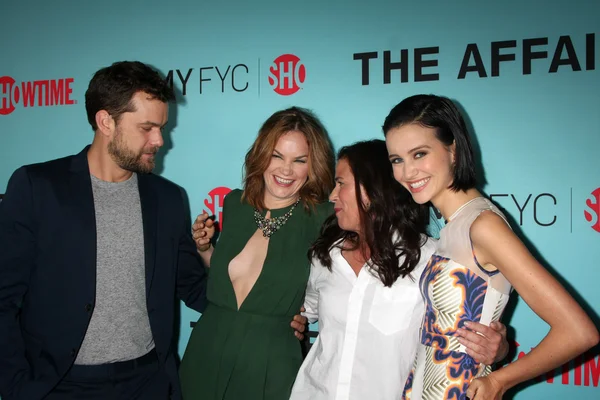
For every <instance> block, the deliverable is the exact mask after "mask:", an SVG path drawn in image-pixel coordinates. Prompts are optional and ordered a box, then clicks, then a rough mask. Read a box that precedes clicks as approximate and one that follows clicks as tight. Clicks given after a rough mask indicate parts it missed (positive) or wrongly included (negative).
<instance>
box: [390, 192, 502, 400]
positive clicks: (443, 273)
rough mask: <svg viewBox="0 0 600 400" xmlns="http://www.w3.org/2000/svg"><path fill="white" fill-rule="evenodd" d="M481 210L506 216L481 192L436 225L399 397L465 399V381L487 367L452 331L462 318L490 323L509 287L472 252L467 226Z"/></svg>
mask: <svg viewBox="0 0 600 400" xmlns="http://www.w3.org/2000/svg"><path fill="white" fill-rule="evenodd" d="M484 211H492V212H494V213H496V214H498V215H499V216H500V217H502V219H504V220H505V221H506V218H505V217H504V215H503V214H502V212H501V211H500V210H499V209H498V208H497V207H496V206H495V205H493V204H492V202H491V201H490V200H488V199H487V198H485V197H476V198H475V199H472V200H470V201H468V202H467V203H465V204H464V205H463V206H461V207H460V208H459V209H458V210H457V211H456V212H455V213H454V214H453V215H452V216H451V217H450V218H449V221H448V223H447V224H446V226H444V228H442V230H441V231H440V239H439V241H438V247H437V250H436V251H435V253H434V254H433V255H432V256H431V259H430V260H429V263H428V265H427V267H425V271H423V274H422V275H421V280H420V288H421V294H422V295H423V298H424V300H425V315H424V317H423V324H422V326H421V333H420V340H421V343H420V345H419V348H418V349H417V355H416V358H415V364H414V367H413V369H412V371H411V373H410V375H409V376H408V379H407V381H406V385H405V388H404V393H403V395H402V399H411V400H421V399H423V400H441V399H457V400H458V399H464V398H465V397H466V391H467V388H468V385H469V383H470V382H471V380H472V379H473V378H475V377H479V376H485V375H488V374H489V373H490V372H491V367H490V366H486V365H483V364H479V363H477V362H476V361H475V360H474V359H473V358H472V357H471V356H469V355H468V354H467V353H466V352H465V347H464V346H462V345H461V344H460V343H459V342H458V340H457V338H456V337H455V334H456V330H457V329H458V328H462V327H463V325H464V322H465V321H475V322H479V323H482V324H485V325H489V324H490V323H491V322H493V321H497V320H499V319H500V317H501V315H502V312H503V311H504V308H505V306H506V303H507V302H508V298H509V295H510V292H511V286H510V283H509V282H508V281H507V280H506V278H505V277H504V276H503V275H502V274H501V273H500V271H498V270H495V271H491V272H490V271H486V270H485V269H484V268H483V267H482V266H481V265H479V263H478V262H477V259H476V257H475V254H474V252H473V247H472V243H471V237H470V227H471V224H472V223H473V221H475V219H476V218H477V217H478V216H479V215H480V214H481V213H482V212H484Z"/></svg>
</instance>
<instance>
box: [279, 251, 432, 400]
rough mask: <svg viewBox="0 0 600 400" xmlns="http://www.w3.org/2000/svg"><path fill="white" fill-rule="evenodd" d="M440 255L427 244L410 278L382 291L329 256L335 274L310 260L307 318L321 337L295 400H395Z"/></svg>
mask: <svg viewBox="0 0 600 400" xmlns="http://www.w3.org/2000/svg"><path fill="white" fill-rule="evenodd" d="M434 249H435V241H434V240H432V239H428V240H427V242H426V243H425V245H424V246H423V247H422V248H421V259H420V261H419V264H418V265H417V267H416V268H415V269H414V271H413V272H412V273H411V275H410V276H411V277H412V279H411V278H410V277H408V276H407V277H405V278H398V280H397V281H396V282H395V283H394V284H393V285H392V287H385V286H384V285H383V283H381V281H380V280H379V278H378V277H377V275H376V274H374V272H372V271H371V269H370V268H368V267H366V266H365V267H363V268H362V269H361V271H360V273H359V274H358V276H357V275H356V274H355V273H354V271H353V270H352V268H351V267H350V264H348V262H347V261H346V259H345V258H344V257H343V256H342V254H341V251H340V249H339V248H337V247H334V248H333V249H332V251H331V258H332V271H331V272H330V271H329V270H328V269H327V268H326V267H324V266H322V265H321V263H320V262H319V261H318V260H313V263H312V266H311V271H310V278H309V282H308V286H307V289H306V299H305V302H304V307H305V308H306V313H305V315H306V316H307V317H308V319H309V321H310V322H311V323H313V322H315V321H316V320H319V336H318V337H317V340H316V341H315V343H314V345H313V346H312V348H311V350H310V352H309V353H308V355H307V357H306V359H305V360H304V363H303V364H302V366H301V367H300V371H299V372H298V376H297V378H296V382H295V383H294V387H293V389H292V395H291V398H290V399H291V400H308V399H310V400H325V399H327V400H334V399H335V400H371V399H372V400H397V399H400V397H401V395H402V390H403V389H404V384H405V382H406V378H407V377H408V374H409V372H410V370H411V368H412V364H413V362H414V357H415V353H416V350H417V345H418V342H419V329H420V327H421V323H422V319H423V313H424V308H425V307H424V303H423V299H422V297H421V293H420V291H419V278H420V277H421V273H422V272H423V269H424V268H425V265H426V264H427V262H428V261H429V257H430V256H431V255H432V254H433V251H434Z"/></svg>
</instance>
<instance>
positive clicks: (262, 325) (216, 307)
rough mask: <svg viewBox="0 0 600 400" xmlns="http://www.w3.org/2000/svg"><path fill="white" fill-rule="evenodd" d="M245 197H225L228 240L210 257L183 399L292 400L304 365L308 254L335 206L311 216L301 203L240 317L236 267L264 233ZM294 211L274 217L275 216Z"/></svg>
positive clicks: (185, 365)
mask: <svg viewBox="0 0 600 400" xmlns="http://www.w3.org/2000/svg"><path fill="white" fill-rule="evenodd" d="M241 195H242V192H241V190H234V191H232V192H231V193H230V194H229V195H228V196H227V197H226V198H225V204H224V208H223V216H224V217H223V221H224V222H223V226H222V231H221V236H220V238H219V243H218V245H217V248H216V249H215V251H214V253H213V255H212V258H211V266H210V272H209V279H208V293H207V296H208V301H209V305H208V307H207V308H206V310H205V312H204V313H203V314H202V317H201V318H200V320H199V321H198V323H197V324H196V326H195V328H194V330H193V331H192V335H191V337H190V340H189V342H188V345H187V349H186V351H185V354H184V356H183V360H182V363H181V367H180V376H181V385H182V391H183V398H184V400H242V399H243V400H287V399H289V396H290V391H291V389H292V385H293V383H294V380H295V378H296V374H297V372H298V369H299V368H300V365H301V364H302V353H301V347H300V342H299V341H298V339H296V337H295V336H294V333H293V329H292V328H291V327H290V323H291V322H292V318H293V316H294V315H295V314H298V313H299V310H300V307H301V306H302V304H303V300H304V291H305V289H306V283H307V281H308V275H309V271H310V262H309V260H308V256H307V251H308V248H309V246H310V244H311V243H312V242H313V241H314V240H315V239H316V238H317V237H318V234H319V231H320V228H321V225H322V223H323V221H324V220H325V218H327V216H328V215H330V214H331V212H332V207H331V205H330V204H328V203H324V204H320V205H318V206H317V207H316V210H312V212H310V213H309V212H307V211H305V210H304V208H303V207H302V203H300V204H298V206H297V207H296V208H295V209H294V211H293V213H292V216H291V217H290V218H289V219H288V221H287V222H286V223H285V225H283V226H282V227H281V228H280V229H279V230H278V231H277V232H275V233H274V234H273V235H272V236H271V238H270V239H269V247H268V250H267V256H266V258H265V263H264V265H263V268H262V272H261V273H260V275H259V277H258V279H257V281H256V283H255V285H254V287H253V288H252V290H251V291H250V293H249V294H248V296H247V297H246V299H245V300H244V302H243V303H242V305H241V307H240V309H239V310H238V309H237V300H236V297H235V292H234V290H233V286H232V284H231V280H230V279H229V262H230V261H231V260H232V259H233V258H234V257H235V256H237V255H238V254H239V253H240V252H241V251H242V249H243V248H244V246H245V245H246V243H247V242H248V240H249V239H250V237H251V236H252V235H253V234H254V232H256V229H257V227H256V223H255V222H254V209H253V208H252V207H251V206H250V205H248V204H247V203H245V202H244V203H242V202H241ZM290 208H291V206H290V207H287V208H282V209H277V210H271V216H272V217H278V216H281V215H283V214H284V213H285V212H287V211H288V210H289V209H290ZM265 213H266V212H265ZM263 215H264V213H263Z"/></svg>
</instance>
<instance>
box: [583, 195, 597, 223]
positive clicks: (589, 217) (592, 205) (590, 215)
mask: <svg viewBox="0 0 600 400" xmlns="http://www.w3.org/2000/svg"><path fill="white" fill-rule="evenodd" d="M585 204H586V205H587V206H588V207H589V209H590V211H591V212H590V211H588V210H584V211H583V214H584V216H585V220H586V221H587V222H590V223H592V229H593V230H595V231H596V232H600V187H599V188H597V189H596V190H594V191H593V192H592V198H591V199H590V198H588V199H587V200H586V201H585ZM594 220H595V221H594Z"/></svg>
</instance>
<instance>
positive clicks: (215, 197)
mask: <svg viewBox="0 0 600 400" xmlns="http://www.w3.org/2000/svg"><path fill="white" fill-rule="evenodd" d="M229 192H231V189H229V188H228V187H225V186H219V187H216V188H214V189H213V190H211V191H210V192H208V198H207V199H205V200H204V206H206V208H207V209H205V210H204V212H206V213H208V215H214V216H215V219H216V222H218V223H223V204H224V202H225V196H227V194H228V193H229Z"/></svg>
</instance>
